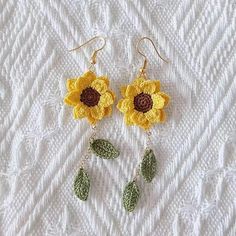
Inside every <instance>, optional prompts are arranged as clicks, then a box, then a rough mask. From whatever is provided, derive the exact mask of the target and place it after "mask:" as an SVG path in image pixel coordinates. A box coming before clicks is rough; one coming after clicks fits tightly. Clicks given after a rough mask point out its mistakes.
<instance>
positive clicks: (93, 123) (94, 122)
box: [87, 115, 98, 125]
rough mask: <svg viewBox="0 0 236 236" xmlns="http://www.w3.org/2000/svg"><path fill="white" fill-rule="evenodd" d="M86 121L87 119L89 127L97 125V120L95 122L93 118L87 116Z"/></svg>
mask: <svg viewBox="0 0 236 236" xmlns="http://www.w3.org/2000/svg"><path fill="white" fill-rule="evenodd" d="M87 119H88V122H89V123H90V124H91V125H95V124H96V123H97V121H98V120H96V119H95V118H93V117H92V116H91V115H88V116H87Z"/></svg>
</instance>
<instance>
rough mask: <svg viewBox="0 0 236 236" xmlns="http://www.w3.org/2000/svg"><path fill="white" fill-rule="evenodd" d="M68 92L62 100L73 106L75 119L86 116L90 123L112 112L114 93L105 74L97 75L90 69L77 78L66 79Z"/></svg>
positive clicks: (94, 122)
mask: <svg viewBox="0 0 236 236" xmlns="http://www.w3.org/2000/svg"><path fill="white" fill-rule="evenodd" d="M66 85H67V90H68V93H67V94H66V96H65V98H64V102H65V103H66V104H67V105H69V106H73V107H74V109H73V116H74V118H75V119H82V118H87V119H88V121H89V123H90V124H96V123H97V121H99V120H101V119H103V117H105V116H109V115H111V113H112V107H111V106H112V104H113V103H114V100H115V95H114V93H113V92H112V91H111V90H110V89H109V80H108V78H107V77H105V76H101V77H97V76H96V75H95V73H93V72H92V71H88V72H86V73H84V74H83V75H82V76H80V77H79V78H73V79H68V80H67V84H66Z"/></svg>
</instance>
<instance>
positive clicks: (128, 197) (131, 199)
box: [123, 181, 139, 212]
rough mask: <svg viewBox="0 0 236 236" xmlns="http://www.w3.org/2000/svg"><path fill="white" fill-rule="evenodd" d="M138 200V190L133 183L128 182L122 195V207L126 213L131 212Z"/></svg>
mask: <svg viewBox="0 0 236 236" xmlns="http://www.w3.org/2000/svg"><path fill="white" fill-rule="evenodd" d="M138 199H139V188H138V186H137V184H136V182H135V181H131V182H129V183H128V184H127V185H126V186H125V190H124V193H123V205H124V208H125V209H126V211H129V212H131V211H133V210H134V208H135V207H136V205H137V203H138Z"/></svg>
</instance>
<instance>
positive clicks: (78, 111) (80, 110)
mask: <svg viewBox="0 0 236 236" xmlns="http://www.w3.org/2000/svg"><path fill="white" fill-rule="evenodd" d="M87 113H88V110H87V108H86V107H85V106H84V105H83V104H81V105H80V104H79V105H77V106H75V107H74V109H73V115H74V118H75V119H80V118H84V117H86V116H87Z"/></svg>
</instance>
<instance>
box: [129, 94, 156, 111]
mask: <svg viewBox="0 0 236 236" xmlns="http://www.w3.org/2000/svg"><path fill="white" fill-rule="evenodd" d="M152 105H153V102H152V98H151V95H150V94H147V93H140V94H138V95H137V96H135V97H134V108H135V110H137V111H140V112H143V113H145V112H148V111H149V110H151V109H152Z"/></svg>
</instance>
